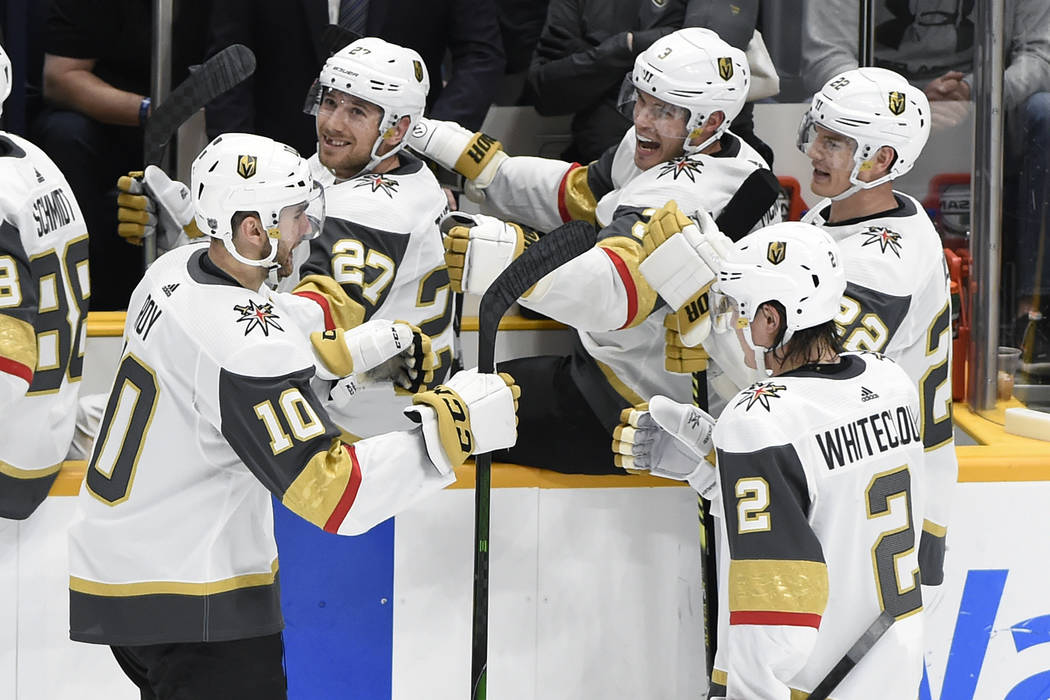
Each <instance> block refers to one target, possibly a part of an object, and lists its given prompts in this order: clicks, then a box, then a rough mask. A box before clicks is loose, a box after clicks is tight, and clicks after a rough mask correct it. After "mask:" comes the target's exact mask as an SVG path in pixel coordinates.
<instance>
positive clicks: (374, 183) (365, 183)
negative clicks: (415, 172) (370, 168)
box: [354, 174, 400, 199]
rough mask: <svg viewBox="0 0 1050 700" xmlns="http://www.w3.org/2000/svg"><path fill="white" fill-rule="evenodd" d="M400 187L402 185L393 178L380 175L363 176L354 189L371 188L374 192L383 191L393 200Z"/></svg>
mask: <svg viewBox="0 0 1050 700" xmlns="http://www.w3.org/2000/svg"><path fill="white" fill-rule="evenodd" d="M398 185H400V183H399V182H398V181H397V180H395V179H393V178H391V177H386V176H385V175H378V174H368V175H362V176H361V177H360V178H358V181H357V184H356V185H354V188H355V189H356V188H358V187H371V188H372V191H373V192H378V191H380V190H382V191H383V193H384V194H385V195H386V196H387V197H390V199H393V198H394V195H393V193H394V192H397V188H398Z"/></svg>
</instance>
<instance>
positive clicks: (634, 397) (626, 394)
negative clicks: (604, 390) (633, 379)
mask: <svg viewBox="0 0 1050 700" xmlns="http://www.w3.org/2000/svg"><path fill="white" fill-rule="evenodd" d="M594 364H596V365H598V369H600V370H601V372H602V374H603V375H604V376H605V381H607V382H609V386H611V387H612V388H613V389H615V390H616V393H617V394H619V395H620V396H622V397H623V398H624V400H625V401H626V402H627V403H629V404H631V405H632V406H637V405H638V404H640V403H645V399H643V398H642V397H641V396H639V395H638V394H636V393H635V392H634V390H633V389H631V387H629V386H627V385H626V384H624V383H623V380H621V379H620V378H619V377H618V376H616V372H614V371H613V370H612V367H609V366H608V365H607V364H605V363H603V362H599V361H598V360H595V361H594Z"/></svg>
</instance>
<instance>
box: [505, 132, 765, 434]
mask: <svg viewBox="0 0 1050 700" xmlns="http://www.w3.org/2000/svg"><path fill="white" fill-rule="evenodd" d="M634 143H635V135H634V130H633V129H631V130H629V131H628V132H627V134H626V135H625V136H624V139H623V140H622V141H621V142H620V144H619V145H618V146H615V147H612V148H610V149H609V150H608V151H607V152H606V153H605V154H604V155H603V156H602V157H601V158H600V159H599V160H597V161H595V162H594V163H592V164H590V165H589V166H584V167H580V166H577V165H575V164H568V163H560V162H559V161H546V160H545V159H537V158H510V159H509V160H507V161H505V162H504V163H503V165H502V166H500V169H499V171H498V173H497V175H496V177H495V179H494V180H493V182H492V184H491V185H490V186H489V187H488V188H487V189H486V190H485V192H486V196H487V199H486V200H485V207H486V211H489V210H491V211H494V212H496V213H498V214H499V215H500V216H502V217H505V218H514V220H515V221H521V222H522V223H525V224H526V225H529V226H533V227H537V228H540V229H541V230H548V229H549V228H553V227H554V226H557V225H559V224H561V223H562V222H564V221H568V220H570V219H582V220H590V221H593V222H595V224H596V225H597V226H598V228H599V229H600V230H599V233H598V243H597V245H596V246H595V247H594V248H593V249H591V250H589V251H587V252H586V253H584V254H583V255H581V256H579V257H578V258H576V259H574V260H572V261H570V262H569V263H566V264H565V265H562V266H561V267H560V268H558V269H557V270H555V271H554V272H553V273H551V274H550V275H548V276H547V277H545V278H544V280H543V281H542V282H541V283H540V284H538V285H536V287H535V289H534V291H532V292H530V293H529V294H528V295H526V296H525V297H523V298H522V299H521V300H520V303H521V304H522V305H523V306H526V307H528V308H531V309H534V310H535V311H538V312H540V313H543V314H545V315H547V316H549V317H551V318H553V319H556V320H558V321H561V322H563V323H565V324H567V325H570V326H572V327H573V328H575V329H576V331H577V337H576V347H575V350H574V353H573V358H572V366H571V370H572V373H573V377H574V379H575V380H576V382H577V384H578V386H579V387H580V389H581V391H582V393H583V395H584V396H585V397H586V398H587V400H588V402H589V403H590V405H591V408H592V410H593V411H594V412H595V414H596V415H597V416H598V418H599V419H600V420H601V421H602V422H603V423H605V424H606V425H607V427H608V428H609V430H610V431H612V429H613V428H615V426H616V425H617V423H618V422H619V411H620V409H622V408H624V407H626V406H627V405H634V404H636V403H640V402H642V401H644V400H646V399H648V398H649V397H651V396H653V395H655V394H662V395H664V396H668V397H671V398H673V399H675V400H676V401H682V402H687V401H689V398H690V396H691V392H692V382H691V378H690V377H689V376H688V375H680V374H673V373H671V372H668V371H667V370H666V369H665V367H664V354H665V353H664V327H663V323H664V316H666V314H667V313H670V312H671V309H668V308H667V307H666V305H665V304H664V303H663V301H662V300H660V299H659V297H658V296H657V294H656V292H655V290H653V288H652V287H651V286H649V284H648V282H646V280H645V278H644V277H643V276H642V274H641V272H640V271H639V270H638V265H639V264H640V263H641V261H642V259H643V257H644V256H643V248H642V243H641V237H642V233H643V229H642V225H643V224H644V222H645V221H647V220H648V216H649V214H650V213H651V211H652V209H653V208H656V207H660V206H663V205H664V204H665V203H667V201H668V200H671V199H674V200H676V201H677V202H678V205H679V207H680V208H681V209H682V211H685V212H693V211H697V210H699V209H704V210H706V211H708V212H710V213H711V214H712V215H713V216H715V217H716V218H718V217H719V216H720V215H721V214H722V213H723V212H724V210H725V209H726V207H727V204H729V202H730V200H732V199H733V197H734V196H735V195H737V193H738V192H739V191H740V190H741V186H742V185H743V184H744V182H745V181H746V180H748V178H749V177H750V176H751V175H753V174H755V173H756V172H758V171H766V172H768V166H767V165H766V163H765V162H764V161H763V160H762V157H761V156H759V155H758V153H757V152H755V151H754V149H752V148H751V147H750V146H748V145H747V144H745V143H744V142H742V141H741V140H740V139H738V138H737V137H736V136H734V135H733V134H732V133H728V132H727V133H726V134H724V135H723V137H722V139H721V141H720V146H721V150H720V151H719V152H717V153H714V154H711V155H703V154H693V155H688V156H681V157H679V158H676V159H674V160H672V161H668V162H666V163H663V164H661V165H657V166H654V167H652V168H650V169H648V170H646V171H641V170H639V169H638V168H637V167H636V166H635V165H634V162H633V153H634ZM766 182H767V185H766V186H770V185H768V180H767V181H766ZM768 194H769V198H768V199H769V201H770V202H771V203H772V205H767V206H765V207H756V206H754V205H753V204H752V205H751V206H750V207H748V206H746V204H747V203H746V202H745V203H744V206H742V207H741V206H738V207H734V211H737V212H738V214H736V215H735V217H734V220H733V221H732V222H731V223H728V222H727V223H725V225H726V226H732V227H733V228H735V229H737V230H738V232H739V233H740V234H741V235H742V234H743V233H746V232H747V231H750V230H752V229H754V228H758V227H761V226H764V225H766V224H768V223H771V222H773V221H776V220H779V216H780V214H779V209H778V208H777V207H776V206H775V196H776V193H775V192H773V191H772V190H770V192H768ZM756 199H758V200H760V199H761V197H756ZM738 202H739V199H738ZM527 207H531V211H528V210H527ZM552 225H553V226H552Z"/></svg>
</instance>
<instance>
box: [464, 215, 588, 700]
mask: <svg viewBox="0 0 1050 700" xmlns="http://www.w3.org/2000/svg"><path fill="white" fill-rule="evenodd" d="M596 237H597V232H596V231H595V230H594V227H593V226H592V225H591V224H589V223H587V222H585V221H570V222H569V223H567V224H564V225H562V226H559V227H558V228H556V229H554V230H553V231H551V232H550V233H548V234H547V235H545V236H541V237H540V239H539V240H537V241H536V242H535V243H533V244H531V245H530V246H529V247H528V248H526V249H525V252H524V253H522V254H521V255H520V256H519V257H518V259H517V260H515V261H514V262H512V263H511V264H510V266H509V267H507V269H506V270H504V271H503V273H502V274H501V275H500V276H499V277H497V278H496V281H495V282H493V283H492V285H491V286H490V287H489V288H488V291H486V292H485V294H484V296H482V297H481V308H480V310H479V311H478V370H479V371H481V372H494V371H495V369H496V361H495V358H496V330H497V329H498V328H499V322H500V319H501V318H503V314H504V313H506V312H507V309H509V308H510V306H511V304H513V303H514V302H515V301H516V300H517V299H518V297H520V296H521V295H522V294H524V293H525V292H526V291H528V289H529V287H531V286H533V285H534V284H536V283H537V282H539V281H540V279H542V278H543V277H544V276H546V275H547V274H548V273H550V272H552V271H553V270H555V269H557V268H559V267H561V266H562V265H564V264H565V263H567V262H568V261H570V260H572V259H573V258H575V257H577V256H578V255H581V254H583V253H584V252H586V251H588V250H590V249H591V248H592V247H593V246H594V242H595V239H596ZM491 486H492V455H491V454H481V455H478V456H477V458H476V459H475V483H474V611H473V636H472V638H471V665H470V687H471V693H470V697H471V698H472V700H485V688H486V682H487V673H486V672H487V670H488V637H489V629H488V624H489V496H490V489H491Z"/></svg>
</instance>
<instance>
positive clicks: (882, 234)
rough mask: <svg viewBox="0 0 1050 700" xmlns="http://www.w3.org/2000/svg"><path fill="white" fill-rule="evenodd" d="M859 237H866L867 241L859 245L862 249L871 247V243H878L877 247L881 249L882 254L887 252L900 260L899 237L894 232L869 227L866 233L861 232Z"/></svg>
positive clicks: (881, 227) (878, 227)
mask: <svg viewBox="0 0 1050 700" xmlns="http://www.w3.org/2000/svg"><path fill="white" fill-rule="evenodd" d="M861 235H862V236H867V240H866V241H864V243H862V244H861V247H862V248H863V247H866V246H869V245H872V244H873V243H878V244H879V247H880V248H882V252H883V253H885V252H886V251H887V250H889V251H890V252H891V253H893V254H894V255H896V256H897V257H898V258H900V256H901V235H900V234H899V233H897V232H896V231H891V230H889V229H888V228H885V227H884V226H869V227H868V230H867V231H861Z"/></svg>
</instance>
